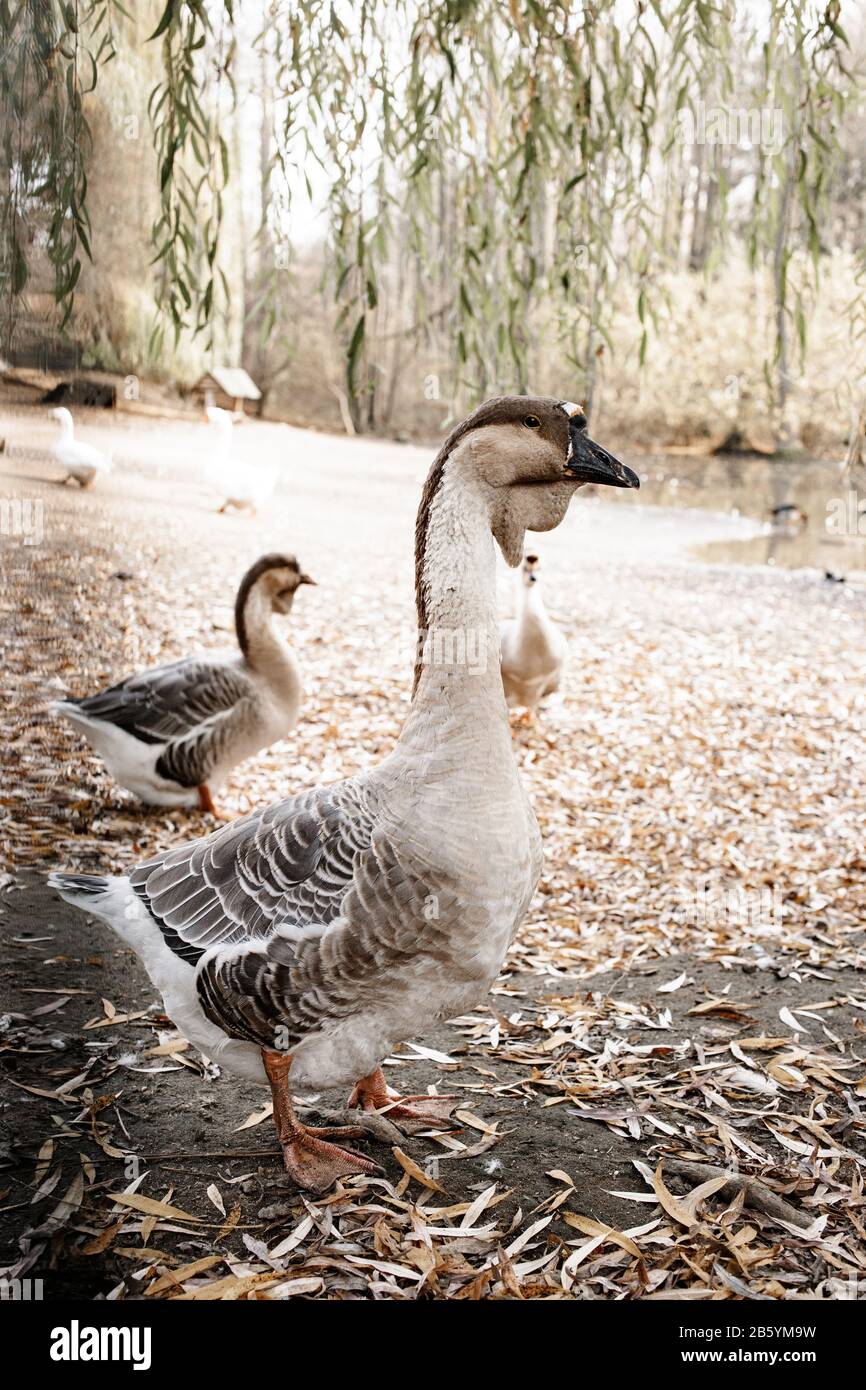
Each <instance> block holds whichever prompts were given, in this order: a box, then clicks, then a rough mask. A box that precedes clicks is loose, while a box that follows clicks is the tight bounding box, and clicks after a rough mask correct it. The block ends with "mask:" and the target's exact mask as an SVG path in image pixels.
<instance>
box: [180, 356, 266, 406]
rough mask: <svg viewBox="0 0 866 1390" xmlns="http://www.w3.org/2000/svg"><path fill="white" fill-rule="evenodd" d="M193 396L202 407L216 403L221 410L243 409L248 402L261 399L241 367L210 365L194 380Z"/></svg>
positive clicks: (255, 387)
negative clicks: (199, 378)
mask: <svg viewBox="0 0 866 1390" xmlns="http://www.w3.org/2000/svg"><path fill="white" fill-rule="evenodd" d="M193 396H194V398H195V400H196V401H197V402H198V403H199V404H200V405H201V406H203V407H205V406H209V405H218V406H219V407H220V409H221V410H235V411H245V410H247V409H248V403H249V402H252V403H253V404H254V403H255V402H256V401H260V400H261V398H262V393H261V391H260V390H259V388H258V386H256V383H255V382H254V381H253V379H252V377H251V376H250V375H249V373H248V372H245V371H244V369H243V367H212V368H211V370H210V371H209V372H205V374H204V376H203V377H202V378H201V380H200V381H197V382H196V384H195V386H194V387H193Z"/></svg>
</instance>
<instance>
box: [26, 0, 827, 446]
mask: <svg viewBox="0 0 866 1390" xmlns="http://www.w3.org/2000/svg"><path fill="white" fill-rule="evenodd" d="M115 8H119V7H118V6H115V5H113V4H111V3H103V4H98V3H85V0H81V3H79V4H71V3H52V0H38V3H31V4H29V5H27V6H26V15H25V7H24V6H21V5H17V6H16V5H14V4H11V3H10V0H0V15H2V16H3V19H4V29H5V32H6V39H5V42H6V53H5V56H4V60H3V64H2V69H3V76H2V83H3V86H2V95H3V99H4V101H5V103H6V105H7V107H8V111H9V113H10V114H11V117H12V120H11V121H7V122H6V124H5V146H4V151H5V155H6V164H7V170H6V187H5V189H4V195H3V209H2V211H3V224H4V228H5V229H6V233H7V236H6V239H5V240H4V251H3V271H4V278H5V284H6V289H7V295H8V301H9V303H10V305H11V303H12V302H13V301H16V300H18V299H20V297H21V295H22V294H23V292H24V291H25V286H26V279H27V263H28V257H27V251H26V248H25V238H24V236H23V235H22V229H23V227H24V226H25V225H26V222H27V215H28V206H29V203H30V201H31V200H32V199H34V198H36V197H38V198H39V199H41V200H42V202H43V204H44V205H46V206H48V207H49V208H50V209H51V214H52V220H51V224H50V232H49V246H50V253H51V257H52V261H53V263H54V265H55V268H56V274H57V278H56V290H55V292H56V295H57V299H58V302H59V303H60V304H61V305H62V309H63V315H64V321H65V319H66V318H68V316H69V313H70V310H71V306H72V302H73V292H74V289H75V282H76V279H77V273H78V272H77V269H76V267H77V266H79V262H80V257H79V254H78V248H79V247H83V248H84V250H85V252H86V251H87V250H88V223H87V213H86V179H85V166H86V158H87V131H86V123H85V121H84V116H83V111H82V101H81V98H82V96H83V95H84V94H85V93H86V92H87V91H89V90H90V89H91V88H92V87H93V85H94V84H95V81H96V77H97V73H98V69H99V67H100V66H101V65H102V64H103V63H105V62H107V61H108V60H109V58H110V57H111V51H112V45H111V41H110V24H111V12H112V11H113V10H114V9H115ZM260 13H261V17H262V21H263V22H262V25H261V29H260V32H259V34H258V37H257V38H256V39H255V45H256V46H258V47H260V49H261V50H262V53H263V54H266V55H267V71H268V73H269V75H270V77H271V79H272V81H273V91H272V92H270V93H269V101H270V105H271V109H272V112H273V123H274V130H273V146H272V159H271V162H270V165H269V168H268V171H267V179H266V188H265V190H264V195H263V205H264V206H263V212H264V223H265V228H264V231H265V233H266V235H263V236H262V237H261V238H260V243H259V244H260V247H270V248H272V249H273V248H275V247H279V246H282V244H283V243H284V241H285V238H286V231H285V227H286V225H287V219H288V211H289V207H290V203H291V199H292V197H293V195H296V193H297V191H298V188H299V187H302V184H303V177H304V174H305V172H306V171H308V170H309V169H310V168H311V167H312V165H313V164H316V165H318V166H319V167H320V169H321V171H323V174H324V177H325V179H326V180H327V184H328V198H327V224H328V236H327V242H328V279H329V284H330V291H331V295H332V299H333V303H334V307H335V324H336V332H337V335H338V339H339V343H340V347H341V351H342V354H343V359H344V391H345V403H346V407H347V410H348V413H349V415H350V417H351V421H352V424H353V426H354V428H356V429H363V428H365V427H368V426H370V425H373V424H375V421H376V418H377V408H378V406H377V398H378V395H379V393H380V392H381V390H382V389H383V385H382V377H383V373H382V371H381V355H382V352H383V350H384V346H385V345H386V344H387V343H388V342H389V341H391V340H392V339H394V338H395V336H398V334H397V332H396V331H395V317H394V305H395V304H399V305H400V306H401V310H402V312H403V316H404V320H405V318H406V317H408V319H409V320H410V321H411V325H412V326H411V330H410V331H411V334H413V335H414V336H415V337H416V338H422V339H423V338H426V339H427V340H428V341H431V342H432V341H436V342H439V341H444V342H446V343H447V344H448V346H449V348H450V351H451V359H452V367H453V382H451V383H449V389H448V392H447V394H448V395H449V397H451V398H452V399H454V401H455V403H456V404H462V403H463V402H464V400H465V401H468V400H470V399H473V398H476V397H477V396H479V395H483V394H484V393H486V392H489V391H491V390H494V389H507V388H511V389H516V390H525V389H528V388H530V387H531V386H532V384H533V382H534V381H537V380H538V377H539V375H540V374H541V373H542V372H543V367H544V360H543V359H544V353H543V351H542V347H541V345H542V344H543V343H546V342H548V341H549V340H550V337H551V335H553V337H554V339H555V341H556V343H557V345H558V347H559V348H561V349H563V350H564V351H565V353H566V355H567V357H568V359H569V360H570V361H571V363H572V364H573V365H574V368H575V371H576V372H577V373H578V374H579V375H580V376H581V377H582V380H583V386H584V388H585V391H586V394H587V396H588V398H589V399H590V402H591V399H592V394H593V389H594V382H595V373H596V365H597V362H598V360H599V358H600V357H601V355H602V354H603V353H604V352H605V351H607V350H609V349H610V347H611V324H612V314H613V308H614V303H615V300H616V298H617V297H619V298H621V297H622V294H623V292H624V289H627V291H628V292H629V293H631V294H632V295H633V299H634V311H635V314H636V316H637V319H638V322H639V324H640V330H641V341H640V352H641V358H642V359H643V356H644V354H645V353H646V350H647V344H648V341H649V336H650V334H651V331H652V327H653V322H654V318H655V316H656V315H657V313H658V310H659V307H660V304H661V302H662V296H663V292H664V291H663V277H664V272H665V271H666V270H667V269H668V268H669V267H670V266H671V264H672V263H673V260H674V257H673V254H672V253H673V250H674V248H673V247H672V245H671V226H672V224H673V223H674V222H675V219H674V218H673V214H672V212H671V197H672V195H671V171H672V170H675V169H676V168H678V167H679V165H680V164H682V162H683V161H684V160H685V159H686V157H687V155H686V152H685V151H684V146H688V145H689V142H690V141H691V142H692V144H697V145H700V146H701V149H700V158H701V160H704V161H705V174H706V180H707V191H706V198H705V206H704V208H703V213H702V217H703V221H702V227H701V238H700V244H699V245H698V244H697V243H696V245H695V246H694V247H693V259H694V261H695V264H696V265H697V264H700V265H703V266H705V267H711V266H712V265H713V264H714V258H717V257H718V256H719V255H720V254H721V251H722V249H723V247H724V242H725V236H726V227H727V219H726V195H727V168H726V165H725V163H724V161H722V160H720V159H719V158H718V143H717V142H715V141H714V140H713V139H712V138H711V137H709V136H707V135H706V133H705V135H704V136H703V137H702V136H701V134H700V126H701V121H702V119H704V116H705V111H706V108H707V107H709V106H712V105H713V103H716V104H717V106H719V107H720V108H721V111H722V115H724V113H725V112H726V111H727V113H728V117H729V119H734V118H736V117H737V115H738V113H740V114H743V115H744V116H749V115H750V113H755V112H757V115H758V118H759V119H760V118H761V117H762V114H766V113H767V112H769V113H770V114H771V115H773V118H774V119H775V117H776V116H779V120H780V126H779V138H778V139H775V138H774V140H773V141H772V142H769V143H766V142H764V141H763V140H759V141H758V142H757V143H756V145H755V161H756V168H755V181H754V197H753V200H752V209H751V215H750V219H749V229H748V248H749V254H750V256H751V259H752V263H753V264H754V265H756V266H759V265H760V266H768V267H770V268H771V270H772V274H773V285H774V295H775V360H774V362H770V363H768V370H769V371H771V372H772V371H775V373H776V387H777V390H776V394H777V401H778V404H779V405H780V408H782V409H783V408H784V400H785V393H786V390H787V380H788V376H789V372H790V355H791V350H792V348H791V344H792V342H793V343H797V344H799V346H800V349H801V350H802V347H803V345H804V342H805V335H806V324H807V316H808V314H807V311H808V295H809V293H810V291H811V290H812V289H813V288H814V284H815V279H816V277H817V274H818V271H819V265H820V230H819V229H820V225H821V210H822V200H823V198H824V196H825V192H826V187H827V181H828V178H829V177H830V174H831V171H832V169H833V166H834V161H835V159H836V155H837V148H838V147H837V131H838V126H839V122H840V120H841V118H842V115H843V114H844V111H845V109H846V104H847V103H849V102H850V100H851V98H852V96H853V95H854V92H855V83H854V80H853V78H852V75H851V73H850V72H849V71H848V68H847V66H846V53H847V47H848V41H847V37H846V35H845V33H844V31H843V30H842V28H841V26H840V19H839V3H838V0H829V3H814V0H813V2H812V3H806V4H804V3H802V0H765V3H764V4H763V5H757V6H755V5H744V4H736V3H732V2H731V0H716V2H715V3H710V0H636V3H635V4H634V5H633V6H631V7H628V6H623V4H622V3H621V0H594V3H592V4H591V5H590V4H578V3H573V2H572V0H558V3H557V0H554V3H549V4H540V3H536V0H446V3H444V4H443V3H438V2H436V0H360V2H359V3H358V2H356V3H352V2H351V0H260ZM16 30H17V32H18V39H17V40H16V38H15V34H16ZM238 31H239V21H238V18H237V16H236V14H235V8H234V5H233V4H232V3H231V0H222V3H220V0H210V3H206V0H168V3H167V4H165V7H164V10H163V12H162V15H161V18H160V19H159V22H158V24H157V26H156V29H155V32H154V33H153V35H152V36H151V39H150V41H151V42H152V43H155V44H160V45H161V49H162V60H163V61H162V68H163V76H162V79H161V81H160V82H159V83H158V84H157V86H156V87H155V89H154V91H153V93H152V96H151V101H150V115H151V119H152V123H153V129H154V140H155V149H156V178H157V180H158V187H159V196H160V214H159V217H158V219H157V221H156V224H155V226H154V229H153V237H154V249H155V259H156V274H157V278H158V285H157V299H158V303H159V305H160V309H161V314H162V318H161V323H162V325H163V326H165V325H171V327H172V328H173V330H174V333H175V336H176V337H177V336H179V335H180V334H181V333H182V332H183V331H185V330H188V331H190V332H192V333H209V332H210V331H211V326H212V324H213V322H214V319H215V316H217V315H218V314H219V313H220V312H221V311H222V310H223V309H224V308H225V305H226V302H227V300H228V298H229V293H230V287H229V285H228V284H227V283H226V282H225V279H224V277H223V276H222V274H221V271H220V268H219V244H220V229H221V226H222V223H223V218H224V193H225V190H226V186H227V184H228V181H229V179H230V177H231V176H232V170H231V168H230V164H231V160H230V153H229V142H228V140H227V138H226V135H225V131H224V128H225V125H226V123H227V122H228V120H229V118H230V114H231V110H232V104H233V101H234V87H233V63H234V57H235V49H236V41H237V35H238ZM744 55H747V60H746V61H744ZM748 55H759V57H758V60H757V61H755V60H754V58H751V59H748ZM34 94H35V96H36V99H37V102H41V103H43V105H44V106H45V107H46V109H47V112H48V114H49V115H50V120H49V121H48V122H47V123H46V125H45V127H44V131H43V134H42V135H41V136H40V135H38V134H37V133H36V130H35V129H34V127H35V125H36V122H34V121H33V120H31V119H30V116H29V115H28V114H26V112H27V107H28V102H29V101H30V100H31V99H32V97H33V95H34ZM702 109H703V111H704V116H702ZM686 116H687V117H688V118H689V119H690V121H691V127H690V129H691V131H692V134H691V136H689V135H688V130H689V127H688V125H687V123H686V121H685V120H684V117H686ZM22 131H24V132H25V134H24V136H23V139H22V136H21V132H22ZM684 132H686V134H685V135H684ZM696 132H697V133H696ZM16 139H17V141H18V144H17V145H16ZM702 139H703V140H704V143H705V144H706V149H704V146H703V145H702V144H701V141H702ZM728 142H729V143H730V135H729V136H728ZM734 143H736V141H734ZM697 220H698V219H697V216H696V222H697ZM801 247H806V248H807V249H808V252H809V257H810V260H809V262H808V265H809V267H810V269H809V270H808V271H804V269H803V265H802V258H800V260H797V270H796V274H795V273H793V268H794V263H795V259H796V253H797V252H798V250H799V249H800V248H801ZM259 283H260V286H261V285H262V284H264V283H266V282H265V281H261V280H260V282H259ZM235 292H236V290H235ZM264 297H265V298H266V297H267V295H266V294H265V295H264ZM266 321H268V320H267V319H266ZM271 321H272V320H271ZM160 331H161V330H160ZM401 331H402V332H403V334H404V336H405V333H406V329H405V327H403V328H402V330H401ZM394 370H395V371H399V361H398V360H397V358H396V357H395V364H394Z"/></svg>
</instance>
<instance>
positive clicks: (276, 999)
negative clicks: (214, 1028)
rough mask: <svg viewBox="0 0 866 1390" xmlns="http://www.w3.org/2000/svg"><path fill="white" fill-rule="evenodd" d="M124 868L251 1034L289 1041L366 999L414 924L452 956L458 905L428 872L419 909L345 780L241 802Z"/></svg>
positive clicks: (386, 839) (416, 932)
mask: <svg viewBox="0 0 866 1390" xmlns="http://www.w3.org/2000/svg"><path fill="white" fill-rule="evenodd" d="M130 882H131V884H132V887H133V889H134V891H135V892H136V894H137V895H138V897H139V898H140V899H141V900H142V902H143V903H144V904H145V905H146V907H147V910H148V911H149V912H150V914H151V916H152V917H153V918H154V919H155V921H156V922H157V923H158V924H159V926H160V928H161V930H162V933H163V937H164V938H165V941H166V943H167V944H168V945H169V946H170V947H171V949H172V950H174V951H175V952H176V953H177V954H178V955H180V956H182V957H183V958H184V959H186V960H188V961H190V963H192V964H193V965H196V966H197V967H198V970H197V976H196V987H197V990H198V995H199V1001H200V1003H201V1005H202V1008H203V1010H204V1012H205V1014H206V1015H207V1017H208V1018H209V1019H211V1021H212V1022H214V1023H216V1024H218V1026H220V1027H221V1028H223V1029H224V1030H225V1031H226V1032H227V1033H228V1034H229V1035H230V1036H232V1037H236V1038H242V1039H245V1040H247V1041H250V1042H255V1043H256V1044H257V1045H258V1046H260V1047H273V1046H274V1045H275V1044H274V1038H275V1033H276V1029H277V1028H280V1029H282V1030H284V1036H285V1031H286V1030H287V1033H288V1039H289V1041H290V1042H291V1040H292V1039H296V1038H298V1037H302V1036H304V1035H306V1034H308V1033H309V1032H310V1031H311V1030H314V1029H315V1028H316V1027H318V1026H319V1025H320V1023H321V1022H322V1021H323V1020H325V1019H334V1018H339V1017H341V1016H345V1015H348V1014H352V1013H355V1012H357V1011H358V1010H359V1009H361V1008H363V1007H364V1006H365V1003H373V1002H374V1001H375V1000H376V999H377V998H378V997H379V995H380V994H381V990H382V987H383V981H386V980H388V978H389V976H392V975H393V972H394V970H395V969H396V968H399V966H400V965H401V963H403V962H406V961H409V960H411V959H412V958H413V957H414V955H415V953H416V951H417V943H418V940H419V937H420V936H421V935H422V934H423V941H424V954H425V956H427V957H428V958H430V957H432V958H434V959H435V958H436V957H437V956H438V957H441V959H442V960H443V961H446V960H450V956H449V949H448V939H449V936H450V933H451V931H452V930H453V924H454V922H455V920H457V919H458V918H459V917H460V915H461V913H464V912H465V908H464V905H463V904H461V902H460V900H459V896H458V894H457V893H455V892H453V891H451V890H450V888H449V886H448V884H447V882H446V880H445V878H444V877H440V878H439V880H438V883H439V891H438V894H437V899H438V916H437V918H436V920H434V921H428V920H427V917H426V913H425V902H426V893H427V891H428V888H427V887H426V886H425V883H424V881H423V878H422V876H420V875H419V873H418V871H417V866H416V865H414V864H412V863H409V862H405V861H404V860H403V859H402V858H401V855H400V853H399V852H398V850H397V849H396V848H395V844H394V839H393V838H392V837H391V836H390V835H389V834H387V833H386V831H385V829H384V827H383V824H382V822H381V820H380V816H379V812H378V808H377V805H376V797H375V795H374V793H373V790H372V788H371V786H370V785H369V784H365V783H363V782H359V781H357V780H356V781H352V782H344V783H338V784H336V785H335V786H333V787H329V788H327V789H326V790H317V791H312V792H307V793H302V794H301V795H299V796H296V797H292V798H291V799H290V800H288V801H283V802H280V803H279V804H278V805H276V806H270V807H268V808H267V809H266V810H264V811H260V812H255V813H254V814H252V815H250V816H246V817H244V818H243V819H242V820H238V821H235V822H233V823H232V824H231V825H229V826H226V827H225V829H223V830H219V831H217V832H216V833H215V834H213V835H209V836H207V837H206V838H205V839H201V840H196V841H193V842H192V843H191V844H188V845H184V846H182V847H180V848H178V849H175V850H171V851H169V852H168V853H167V854H164V855H161V856H160V857H159V858H157V859H154V860H151V861H150V862H149V863H147V864H143V865H142V866H141V867H140V868H138V869H136V870H135V871H134V872H133V874H132V875H131V879H130ZM213 947H219V949H218V950H213V951H211V948H213ZM208 951H211V954H209V955H207V956H206V957H205V953H206V952H208Z"/></svg>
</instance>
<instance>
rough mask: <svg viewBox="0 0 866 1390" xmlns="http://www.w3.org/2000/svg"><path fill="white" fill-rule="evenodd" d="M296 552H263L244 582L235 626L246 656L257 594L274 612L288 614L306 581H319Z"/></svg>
mask: <svg viewBox="0 0 866 1390" xmlns="http://www.w3.org/2000/svg"><path fill="white" fill-rule="evenodd" d="M315 582H316V581H315V579H311V578H310V576H309V575H308V574H305V573H304V571H303V570H302V569H301V567H300V565H299V564H298V562H297V560H296V559H295V557H294V555H262V556H261V558H260V559H258V560H256V562H255V564H254V565H251V566H250V568H249V569H248V570H247V572H246V574H245V575H244V577H243V579H242V580H241V582H240V587H239V588H238V595H237V598H236V599H235V629H236V631H237V634H238V644H239V646H240V649H241V651H242V652H243V653H244V656H246V655H247V652H248V650H249V636H248V633H247V624H246V613H247V608H248V607H249V604H250V602H251V600H252V599H253V597H256V598H261V599H262V600H263V601H264V603H265V604H266V605H267V606H268V607H269V608H270V611H271V612H272V613H288V612H289V611H290V609H291V607H292V603H293V602H294V598H295V594H296V592H297V591H298V589H299V588H300V587H301V585H302V584H315Z"/></svg>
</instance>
